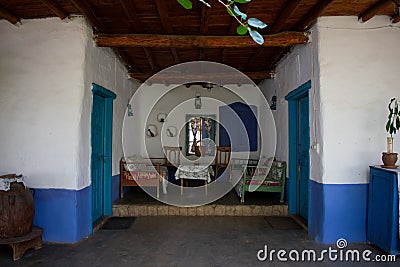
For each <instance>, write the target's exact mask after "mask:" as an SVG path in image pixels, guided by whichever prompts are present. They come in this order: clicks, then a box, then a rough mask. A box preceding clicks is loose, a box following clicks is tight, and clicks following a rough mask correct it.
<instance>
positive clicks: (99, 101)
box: [91, 94, 105, 222]
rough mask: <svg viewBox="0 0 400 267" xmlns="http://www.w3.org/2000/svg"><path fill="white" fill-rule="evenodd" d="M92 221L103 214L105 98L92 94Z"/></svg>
mask: <svg viewBox="0 0 400 267" xmlns="http://www.w3.org/2000/svg"><path fill="white" fill-rule="evenodd" d="M91 136H92V137H91V138H92V140H91V142H92V158H91V176H92V222H95V221H97V220H98V219H100V218H101V216H103V192H104V163H105V157H104V137H105V98H104V97H102V96H99V95H97V94H93V109H92V135H91Z"/></svg>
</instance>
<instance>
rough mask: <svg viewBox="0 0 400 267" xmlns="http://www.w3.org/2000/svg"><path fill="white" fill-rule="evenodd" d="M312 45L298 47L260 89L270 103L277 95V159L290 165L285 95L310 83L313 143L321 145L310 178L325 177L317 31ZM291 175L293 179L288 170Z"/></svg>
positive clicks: (312, 156) (312, 154) (312, 32)
mask: <svg viewBox="0 0 400 267" xmlns="http://www.w3.org/2000/svg"><path fill="white" fill-rule="evenodd" d="M310 40H311V41H310V42H309V43H307V44H305V45H298V46H295V47H294V49H293V50H292V51H291V52H290V53H289V54H288V55H286V56H285V57H284V58H283V59H282V60H281V62H279V64H278V65H277V67H276V77H275V78H274V79H268V80H264V81H263V82H262V83H261V84H259V87H260V89H261V90H262V92H263V93H264V95H265V97H266V98H267V100H268V101H269V102H270V101H271V98H272V96H273V95H274V94H276V96H277V109H276V110H274V111H272V113H273V115H274V118H275V123H276V130H277V146H276V158H277V159H278V160H284V161H286V162H288V160H289V158H288V153H289V147H288V140H289V137H288V102H287V101H286V100H285V96H286V95H287V94H288V93H290V92H291V91H293V90H295V89H296V88H298V87H299V86H300V85H302V84H304V83H306V82H307V81H309V80H311V86H312V87H311V89H310V132H311V133H310V134H311V140H310V143H311V144H312V143H318V144H319V149H318V151H314V150H310V164H311V179H314V180H317V179H318V177H322V172H323V166H322V164H321V157H322V153H323V150H322V146H321V144H322V142H323V140H322V138H321V119H320V116H319V112H320V111H319V110H320V100H319V77H318V75H319V64H318V45H319V37H318V29H317V28H316V27H315V26H314V27H312V28H311V30H310ZM288 176H290V173H289V170H288Z"/></svg>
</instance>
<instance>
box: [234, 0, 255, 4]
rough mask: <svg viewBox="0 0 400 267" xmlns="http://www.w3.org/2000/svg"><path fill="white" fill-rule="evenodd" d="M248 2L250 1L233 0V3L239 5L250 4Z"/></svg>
mask: <svg viewBox="0 0 400 267" xmlns="http://www.w3.org/2000/svg"><path fill="white" fill-rule="evenodd" d="M250 1H251V0H234V1H233V2H236V3H240V4H246V3H248V2H250Z"/></svg>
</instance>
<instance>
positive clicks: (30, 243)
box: [0, 226, 43, 260]
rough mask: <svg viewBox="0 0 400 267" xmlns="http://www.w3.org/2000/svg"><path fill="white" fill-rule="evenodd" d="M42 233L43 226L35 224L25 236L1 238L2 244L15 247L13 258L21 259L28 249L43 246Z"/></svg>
mask: <svg viewBox="0 0 400 267" xmlns="http://www.w3.org/2000/svg"><path fill="white" fill-rule="evenodd" d="M42 234H43V229H42V228H40V227H37V226H33V227H32V231H31V232H30V233H29V234H26V235H24V236H19V237H12V238H7V239H0V245H10V246H11V247H12V249H13V260H19V259H20V258H22V256H24V254H25V252H26V251H27V250H28V249H30V248H33V249H34V250H38V249H41V248H42Z"/></svg>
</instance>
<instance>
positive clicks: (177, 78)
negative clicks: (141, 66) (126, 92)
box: [129, 71, 272, 83]
mask: <svg viewBox="0 0 400 267" xmlns="http://www.w3.org/2000/svg"><path fill="white" fill-rule="evenodd" d="M244 74H245V75H246V76H247V77H249V78H250V79H252V80H263V79H270V78H271V77H272V71H254V72H245V73H244ZM153 75H154V73H129V77H131V78H134V79H138V80H140V81H145V80H147V79H148V78H150V77H151V76H153ZM205 77H207V79H217V80H219V79H221V80H225V81H230V80H232V81H237V80H244V77H243V75H241V74H240V73H239V72H238V73H235V72H232V73H207V74H175V73H161V74H157V76H156V77H153V78H152V80H151V81H152V82H155V81H161V82H167V81H169V82H170V83H173V82H184V81H185V80H193V81H194V80H198V81H201V80H204V78H205Z"/></svg>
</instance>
